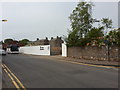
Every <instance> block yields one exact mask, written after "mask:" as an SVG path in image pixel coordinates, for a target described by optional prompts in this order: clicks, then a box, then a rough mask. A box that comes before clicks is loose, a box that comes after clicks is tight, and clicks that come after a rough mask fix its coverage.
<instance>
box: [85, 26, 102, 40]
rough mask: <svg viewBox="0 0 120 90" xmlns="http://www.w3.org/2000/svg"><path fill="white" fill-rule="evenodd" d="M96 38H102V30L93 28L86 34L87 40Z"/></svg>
mask: <svg viewBox="0 0 120 90" xmlns="http://www.w3.org/2000/svg"><path fill="white" fill-rule="evenodd" d="M98 37H103V32H102V28H101V27H100V28H93V29H92V30H91V31H89V32H88V34H87V38H91V39H97V38H98Z"/></svg>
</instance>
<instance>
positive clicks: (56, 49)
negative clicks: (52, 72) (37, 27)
mask: <svg viewBox="0 0 120 90" xmlns="http://www.w3.org/2000/svg"><path fill="white" fill-rule="evenodd" d="M62 43H63V40H62V39H61V37H58V36H57V38H53V37H51V40H50V41H49V44H50V48H51V55H60V54H62Z"/></svg>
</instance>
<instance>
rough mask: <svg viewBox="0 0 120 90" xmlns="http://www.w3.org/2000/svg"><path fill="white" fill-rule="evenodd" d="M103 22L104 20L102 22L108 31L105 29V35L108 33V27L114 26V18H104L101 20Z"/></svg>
mask: <svg viewBox="0 0 120 90" xmlns="http://www.w3.org/2000/svg"><path fill="white" fill-rule="evenodd" d="M101 22H102V24H103V25H104V28H105V30H106V31H104V35H106V34H107V32H108V31H107V29H108V28H112V20H111V19H108V18H103V19H102V20H101Z"/></svg>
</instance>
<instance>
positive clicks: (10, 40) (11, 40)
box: [4, 39, 14, 44]
mask: <svg viewBox="0 0 120 90" xmlns="http://www.w3.org/2000/svg"><path fill="white" fill-rule="evenodd" d="M13 41H14V40H13V39H5V40H4V43H5V44H9V43H11V42H13Z"/></svg>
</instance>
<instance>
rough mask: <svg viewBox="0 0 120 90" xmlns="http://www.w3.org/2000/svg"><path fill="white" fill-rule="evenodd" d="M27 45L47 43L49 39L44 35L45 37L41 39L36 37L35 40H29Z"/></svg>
mask: <svg viewBox="0 0 120 90" xmlns="http://www.w3.org/2000/svg"><path fill="white" fill-rule="evenodd" d="M29 45H31V46H37V45H49V40H48V38H47V37H46V39H41V40H39V39H38V38H37V40H36V41H33V42H30V43H29Z"/></svg>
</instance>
